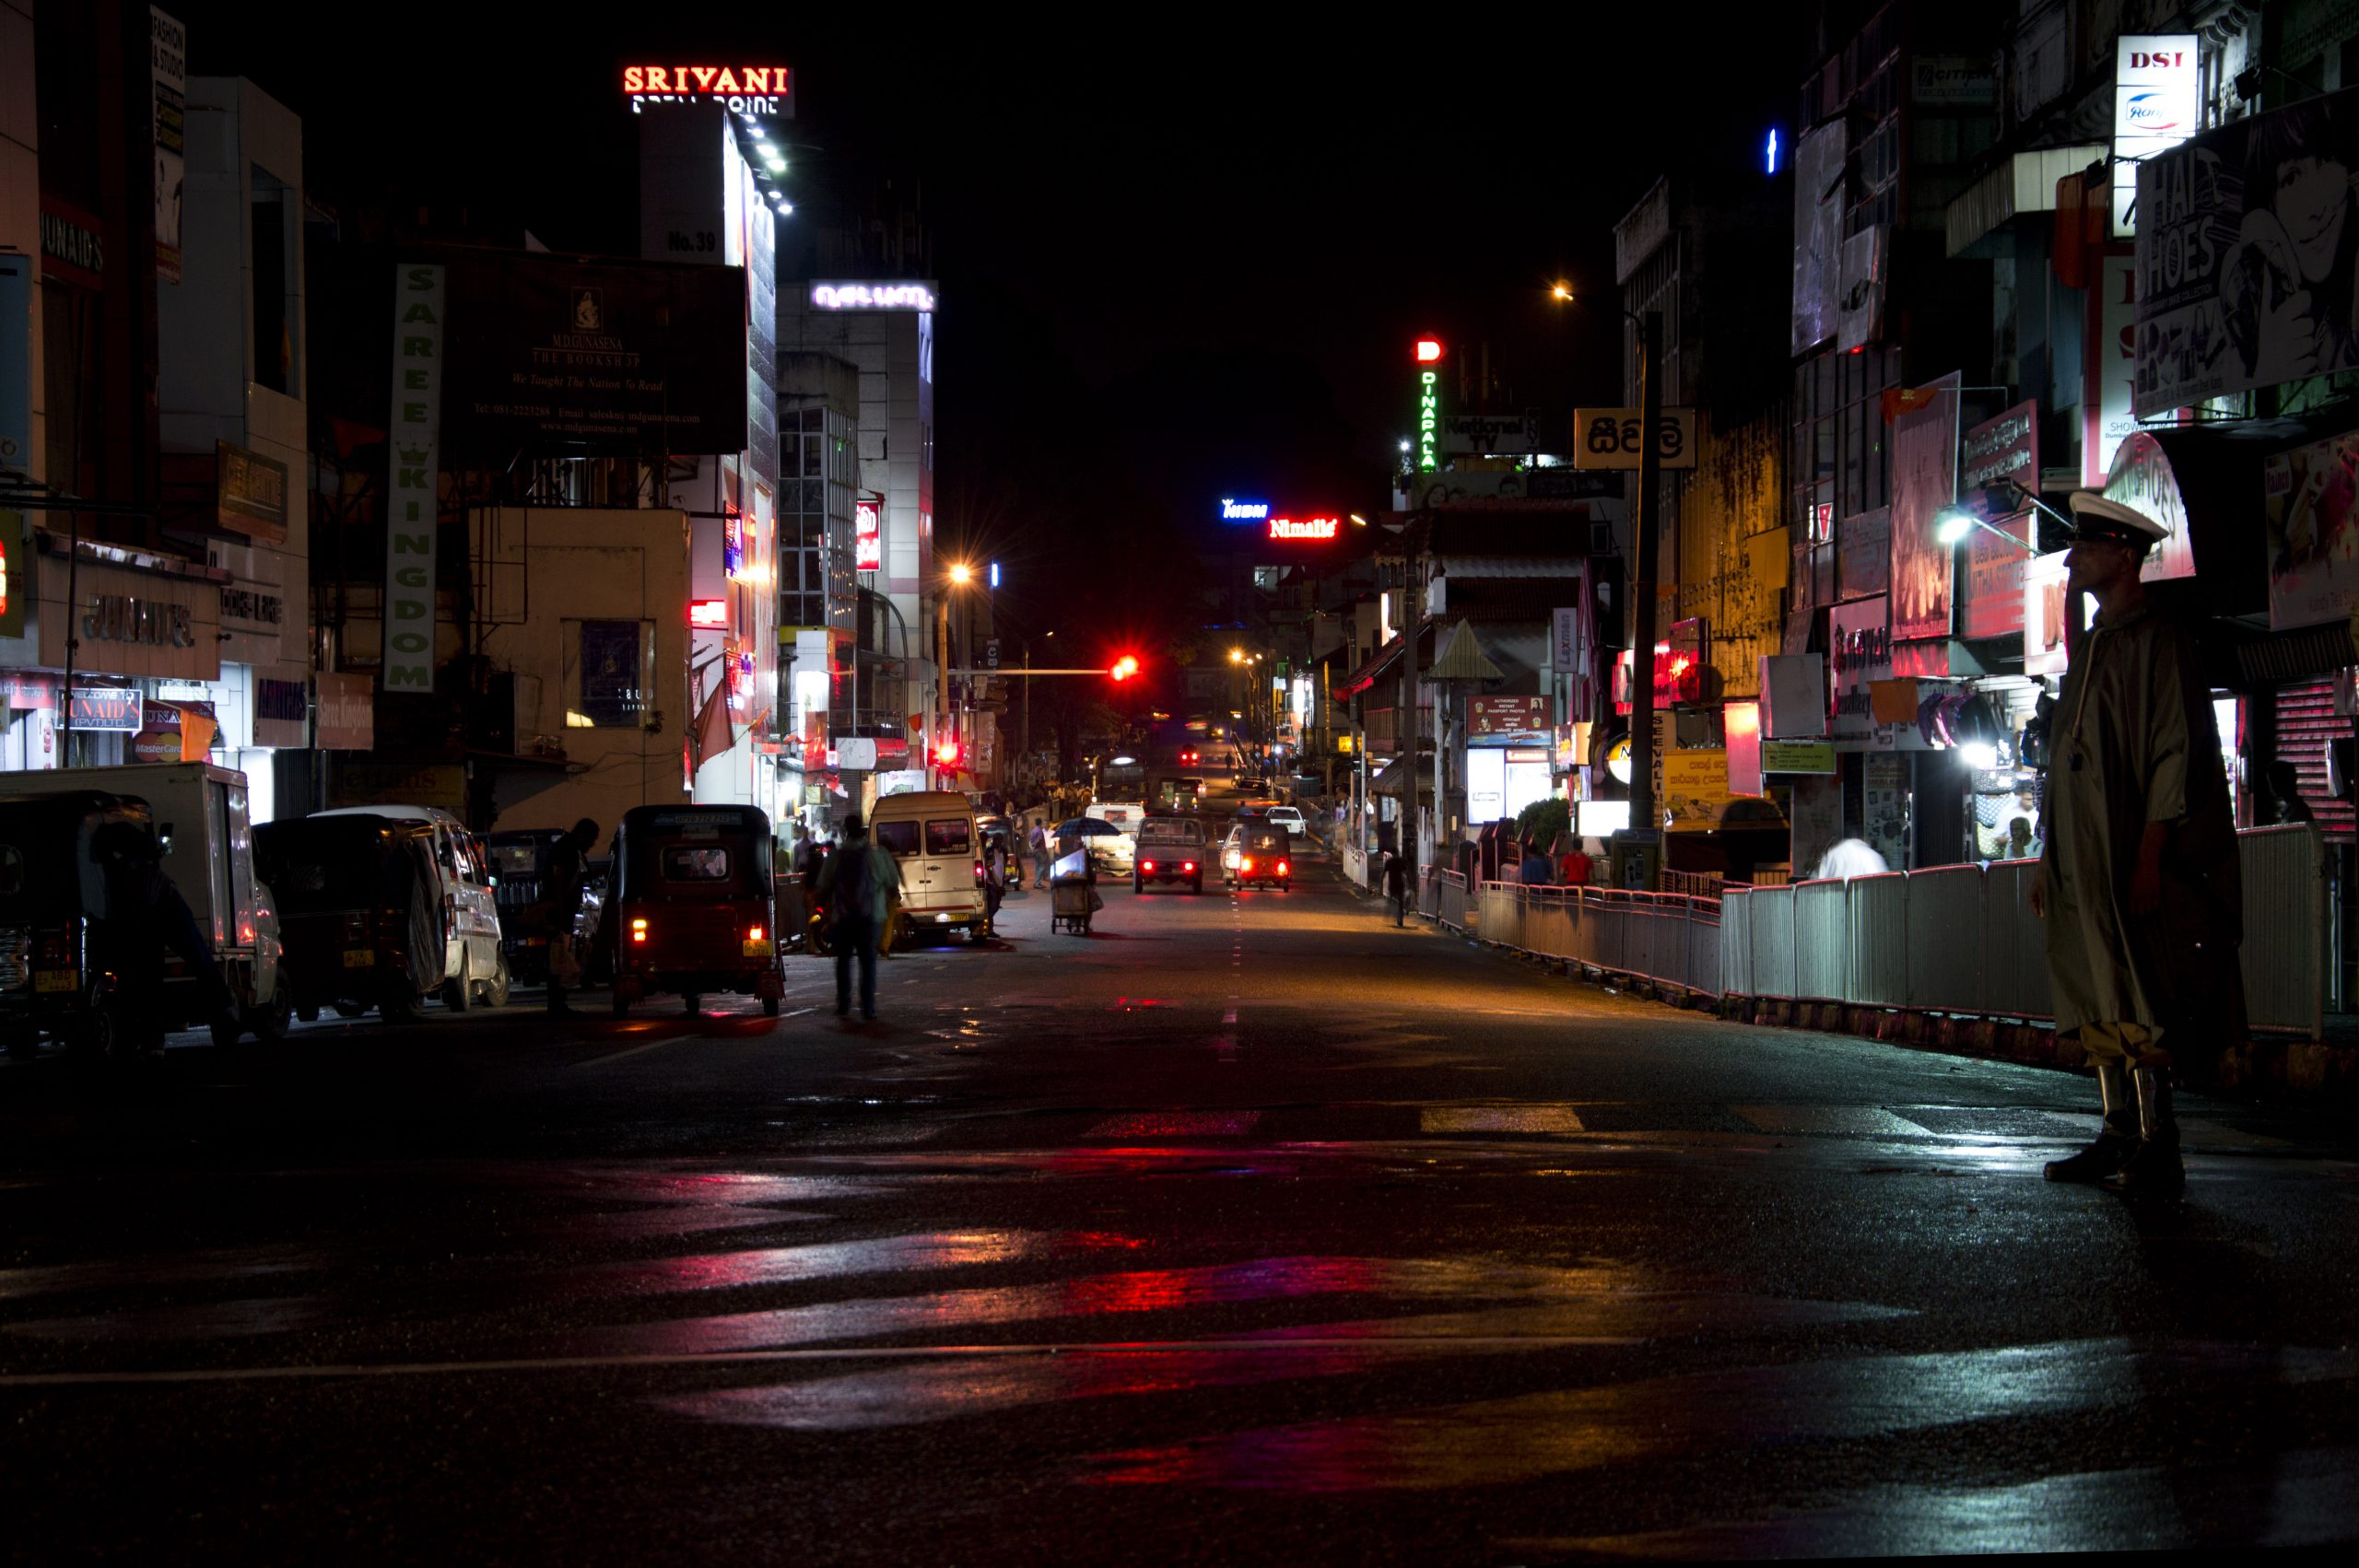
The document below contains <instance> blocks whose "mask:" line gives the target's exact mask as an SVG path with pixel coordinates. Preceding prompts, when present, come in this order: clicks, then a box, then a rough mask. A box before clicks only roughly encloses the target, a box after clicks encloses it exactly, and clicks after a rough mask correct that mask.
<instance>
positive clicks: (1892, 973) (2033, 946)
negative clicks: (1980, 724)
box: [1418, 825, 2328, 1039]
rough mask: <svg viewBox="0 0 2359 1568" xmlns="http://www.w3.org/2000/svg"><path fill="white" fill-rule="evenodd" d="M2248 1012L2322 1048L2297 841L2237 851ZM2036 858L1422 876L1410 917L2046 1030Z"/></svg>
mask: <svg viewBox="0 0 2359 1568" xmlns="http://www.w3.org/2000/svg"><path fill="white" fill-rule="evenodd" d="M2237 848H2238V851H2239V853H2240V855H2241V857H2242V860H2243V873H2244V942H2243V944H2242V947H2241V948H2240V949H2239V954H2240V959H2241V964H2242V968H2243V972H2244V985H2245V1000H2246V1005H2247V1011H2248V1015H2249V1018H2250V1021H2251V1025H2252V1028H2253V1030H2254V1031H2255V1032H2256V1033H2268V1034H2291V1035H2298V1036H2303V1037H2304V1038H2308V1039H2317V1038H2318V1037H2319V1036H2320V1034H2321V1032H2322V1030H2323V1027H2324V1023H2325V1012H2326V994H2327V985H2326V982H2327V973H2328V971H2327V964H2328V952H2327V940H2328V919H2327V909H2328V897H2327V892H2328V890H2327V873H2328V858H2327V854H2326V845H2325V841H2324V840H2323V839H2322V838H2320V837H2318V833H2317V831H2316V830H2315V829H2314V828H2312V827H2309V826H2307V825H2291V826H2285V827H2265V828H2254V829H2251V830H2249V831H2248V832H2244V833H2240V834H2238V835H2237ZM2038 874H2039V862H2037V861H2036V860H1999V861H1993V862H1989V863H1987V864H1984V863H1977V864H1970V865H1962V866H1937V867H1933V868H1930V869H1928V870H1925V871H1920V872H1885V873H1883V874H1881V875H1877V876H1860V877H1850V878H1845V879H1829V880H1825V881H1813V882H1799V883H1788V884H1785V885H1763V884H1755V885H1752V886H1745V885H1743V884H1739V883H1730V884H1728V885H1727V886H1726V887H1725V888H1724V889H1723V890H1722V895H1721V896H1720V897H1717V898H1713V897H1706V896H1701V895H1697V894H1695V893H1637V892H1625V891H1623V890H1620V889H1615V888H1600V887H1526V886H1524V885H1522V884H1520V883H1510V882H1485V883H1480V884H1479V885H1478V886H1476V887H1474V888H1473V889H1471V890H1470V889H1469V888H1468V887H1467V885H1466V883H1465V881H1464V879H1463V878H1461V876H1460V875H1459V874H1458V873H1457V872H1449V871H1443V870H1441V869H1440V868H1438V867H1430V866H1429V867H1427V868H1426V872H1425V876H1424V878H1423V881H1422V884H1421V886H1420V888H1419V895H1420V896H1419V903H1418V907H1419V908H1420V909H1421V910H1422V911H1423V912H1424V913H1425V914H1426V917H1427V918H1428V919H1434V920H1437V921H1438V922H1439V923H1440V924H1442V925H1444V926H1447V927H1449V928H1450V929H1451V930H1461V931H1466V932H1468V933H1470V934H1472V935H1474V936H1476V937H1478V938H1479V939H1480V940H1481V941H1483V942H1485V943H1489V944H1492V945H1496V946H1499V947H1504V948H1509V949H1513V950H1515V951H1517V952H1520V953H1527V954H1532V955H1534V956H1537V957H1543V958H1553V959H1559V960H1562V961H1564V962H1566V963H1568V964H1577V965H1580V966H1581V967H1582V968H1584V969H1586V970H1591V971H1595V972H1597V973H1599V974H1601V975H1610V976H1624V977H1631V978H1636V979H1645V980H1649V981H1652V982H1653V983H1655V984H1656V985H1658V986H1661V987H1664V988H1666V989H1675V990H1678V991H1682V992H1685V993H1688V994H1691V995H1694V996H1698V997H1716V998H1718V997H1725V998H1729V999H1751V1000H1767V1001H1790V1002H1815V1003H1835V1004H1840V1005H1845V1006H1852V1007H1864V1008H1874V1009H1883V1010H1892V1011H1905V1012H1926V1013H1941V1014H1950V1015H1954V1016H1960V1017H1968V1018H1992V1019H2007V1020H2019V1021H2023V1022H2026V1023H2036V1022H2041V1021H2045V1020H2048V1019H2049V1018H2052V1017H2053V1016H2054V1015H2055V1004H2054V1002H2053V1001H2052V1000H2051V999H2050V996H2049V990H2048V950H2047V939H2046V935H2045V931H2044V929H2043V928H2042V926H2041V924H2040V921H2039V919H2038V918H2037V917H2036V916H2035V915H2033V914H2032V912H2031V887H2032V883H2033V879H2034V878H2036V876H2037V875H2038Z"/></svg>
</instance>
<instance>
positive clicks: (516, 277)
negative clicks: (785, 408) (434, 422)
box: [442, 252, 746, 458]
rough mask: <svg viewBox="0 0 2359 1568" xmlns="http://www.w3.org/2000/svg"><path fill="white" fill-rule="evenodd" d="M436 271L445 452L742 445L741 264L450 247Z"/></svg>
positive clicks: (559, 452)
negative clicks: (444, 313) (446, 322)
mask: <svg viewBox="0 0 2359 1568" xmlns="http://www.w3.org/2000/svg"><path fill="white" fill-rule="evenodd" d="M444 271H445V275H446V277H447V288H448V298H449V307H450V322H451V333H450V338H449V344H448V346H447V348H446V350H445V357H444V361H443V378H444V402H445V406H444V409H443V423H442V439H443V441H444V444H445V445H446V446H447V447H448V448H449V449H450V450H451V451H453V452H454V453H462V454H467V455H474V456H481V457H499V458H506V457H511V456H513V455H514V454H515V453H517V452H519V451H522V452H527V453H546V454H549V455H553V456H568V457H581V456H591V455H604V456H631V455H641V456H644V455H652V454H656V453H667V452H668V453H672V454H675V455H689V454H698V453H710V454H719V453H723V452H726V453H733V454H734V453H736V452H741V451H745V401H746V398H745V374H746V372H745V367H746V351H745V342H746V303H745V300H746V292H745V269H744V268H742V267H718V266H702V265H680V266H666V265H663V264H662V263H653V262H578V261H569V260H567V259H565V258H562V257H557V256H548V255H537V254H519V253H507V254H500V255H487V254H479V253H469V252H452V253H451V254H450V255H449V256H448V258H447V260H446V261H445V263H444Z"/></svg>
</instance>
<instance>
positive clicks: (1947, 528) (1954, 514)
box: [1933, 479, 2072, 556]
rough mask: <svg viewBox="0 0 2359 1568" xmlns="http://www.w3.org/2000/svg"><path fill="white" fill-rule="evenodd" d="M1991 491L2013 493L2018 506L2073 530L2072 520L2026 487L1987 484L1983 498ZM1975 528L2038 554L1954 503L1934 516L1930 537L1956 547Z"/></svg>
mask: <svg viewBox="0 0 2359 1568" xmlns="http://www.w3.org/2000/svg"><path fill="white" fill-rule="evenodd" d="M1993 491H1997V492H2002V493H2003V492H2012V493H2013V498H2014V500H2015V501H2016V502H2017V503H2019V504H2020V505H2024V506H2030V507H2032V508H2035V509H2037V510H2040V511H2043V512H2046V513H2047V514H2048V516H2049V517H2052V518H2054V519H2055V520H2056V521H2058V522H2060V523H2062V524H2063V525H2064V526H2065V527H2066V528H2067V529H2070V528H2071V527H2072V520H2071V518H2068V517H2066V516H2065V515H2064V514H2063V513H2062V512H2060V511H2058V510H2057V509H2055V508H2054V507H2051V506H2049V505H2048V503H2047V502H2046V501H2043V500H2041V499H2040V498H2039V497H2037V496H2036V495H2034V494H2032V492H2031V490H2030V489H2029V488H2028V487H2026V486H2024V485H2023V484H2021V483H2020V482H2018V481H2016V480H2013V479H2001V480H1999V481H1998V482H1996V483H1995V484H1991V485H1986V486H1983V493H1984V494H1985V495H1989V494H1990V493H1991V492H1993ZM1976 529H1980V530H1982V531H1983V532H1985V533H1990V534H1996V535H1997V536H1998V537H1999V538H2001V539H2003V540H2005V541H2006V542H2007V543H2008V544H2013V546H2015V548H2017V549H2018V550H2021V551H2023V552H2024V553H2025V554H2026V555H2032V556H2036V555H2037V554H2039V547H2038V546H2037V545H2036V544H2033V543H2032V542H2031V541H2029V540H2025V539H2018V538H2016V537H2015V536H2014V535H2013V534H2012V533H2010V532H2007V531H2006V530H2005V529H2003V528H1995V527H1993V526H1992V525H1991V524H1990V523H1989V521H1988V520H1986V519H1985V518H1984V517H1983V516H1982V514H1981V513H1979V512H1978V511H1976V510H1974V509H1972V508H1971V507H1966V506H1962V505H1958V504H1956V503H1953V504H1951V505H1949V506H1946V507H1943V508H1942V509H1941V510H1939V511H1937V512H1935V513H1934V514H1933V538H1934V539H1935V541H1936V542H1938V543H1940V544H1957V543H1959V542H1960V541H1962V540H1964V539H1965V538H1966V535H1967V534H1969V533H1971V532H1974V531H1975V530H1976Z"/></svg>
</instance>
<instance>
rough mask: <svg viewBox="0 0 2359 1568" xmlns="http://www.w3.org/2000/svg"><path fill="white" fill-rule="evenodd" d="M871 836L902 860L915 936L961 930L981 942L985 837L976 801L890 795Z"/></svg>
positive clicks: (905, 912)
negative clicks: (977, 826)
mask: <svg viewBox="0 0 2359 1568" xmlns="http://www.w3.org/2000/svg"><path fill="white" fill-rule="evenodd" d="M868 837H870V839H871V840H873V841H874V843H875V844H876V846H877V847H878V848H882V849H885V850H886V851H888V852H890V853H891V855H892V857H893V859H895V860H898V861H899V862H900V864H901V917H902V919H903V920H904V921H905V922H906V923H907V925H908V928H909V934H910V936H911V937H916V936H918V935H921V933H923V932H925V931H927V930H938V931H939V930H958V931H964V932H966V933H967V940H968V942H980V941H981V940H982V938H983V925H984V921H985V919H986V914H985V909H984V903H983V872H982V864H983V841H982V837H981V835H980V834H979V833H978V832H977V831H976V829H975V807H974V804H973V802H970V801H968V799H967V797H966V796H964V795H959V794H953V793H952V792H950V791H949V790H912V791H910V792H909V793H907V794H901V795H886V797H884V798H883V799H882V800H880V801H878V802H876V810H875V813H874V815H872V816H871V817H870V818H869V821H868Z"/></svg>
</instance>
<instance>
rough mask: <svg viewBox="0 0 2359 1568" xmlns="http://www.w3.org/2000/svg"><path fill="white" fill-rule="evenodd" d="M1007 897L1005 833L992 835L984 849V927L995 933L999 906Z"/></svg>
mask: <svg viewBox="0 0 2359 1568" xmlns="http://www.w3.org/2000/svg"><path fill="white" fill-rule="evenodd" d="M1006 898H1007V839H1006V837H1004V836H1003V835H1001V834H997V833H994V834H992V837H991V839H990V842H989V847H988V848H985V849H984V850H983V929H984V930H991V931H992V934H993V935H997V934H998V932H997V931H996V930H993V929H992V928H993V925H994V922H996V921H997V920H998V919H999V907H1000V905H1001V904H1002V903H1003V902H1004V901H1005V900H1006Z"/></svg>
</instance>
